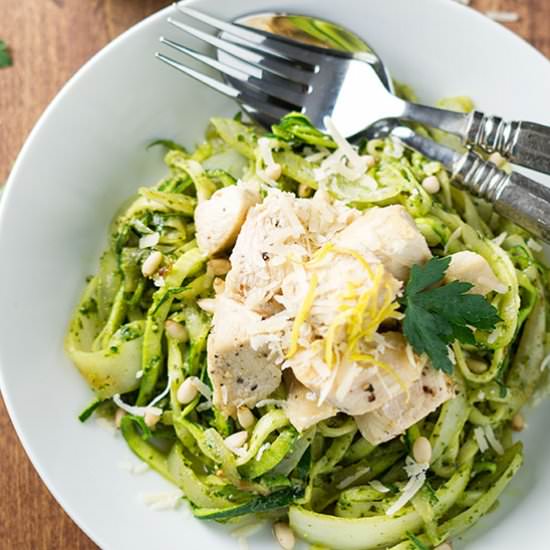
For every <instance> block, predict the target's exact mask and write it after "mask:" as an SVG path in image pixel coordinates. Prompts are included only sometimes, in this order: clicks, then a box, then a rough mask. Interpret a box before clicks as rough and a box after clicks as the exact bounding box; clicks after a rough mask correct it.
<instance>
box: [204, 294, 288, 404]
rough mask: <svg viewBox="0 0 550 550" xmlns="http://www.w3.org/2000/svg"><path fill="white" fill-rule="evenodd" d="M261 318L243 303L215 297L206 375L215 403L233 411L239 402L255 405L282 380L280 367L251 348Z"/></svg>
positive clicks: (265, 355)
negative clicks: (210, 381) (212, 387)
mask: <svg viewBox="0 0 550 550" xmlns="http://www.w3.org/2000/svg"><path fill="white" fill-rule="evenodd" d="M259 322H261V317H260V315H258V314H257V313H254V312H253V311H249V310H248V309H246V308H245V307H244V306H243V305H242V304H240V303H238V302H235V301H233V300H230V299H228V298H226V297H223V296H218V297H217V298H216V309H215V312H214V319H213V329H212V332H211V334H210V336H209V338H208V374H209V376H210V380H212V384H213V386H214V405H216V406H217V407H219V408H220V409H221V410H222V411H224V412H226V413H228V414H234V412H235V409H236V408H237V407H239V406H241V405H246V406H248V407H254V405H255V404H256V403H257V402H258V401H260V400H262V399H265V398H266V397H267V396H268V395H270V394H271V393H272V392H273V391H274V390H276V389H277V387H278V386H279V384H280V383H281V369H280V367H279V366H277V365H276V364H275V363H274V362H273V361H272V360H271V359H270V357H269V354H268V353H267V352H265V351H264V350H262V349H258V350H255V349H254V348H253V347H252V344H251V340H250V338H251V337H250V334H251V331H253V330H254V327H255V326H256V325H257V324H258V323H259Z"/></svg>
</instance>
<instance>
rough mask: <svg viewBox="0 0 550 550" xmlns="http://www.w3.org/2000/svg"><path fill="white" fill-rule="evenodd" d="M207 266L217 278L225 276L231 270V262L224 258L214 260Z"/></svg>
mask: <svg viewBox="0 0 550 550" xmlns="http://www.w3.org/2000/svg"><path fill="white" fill-rule="evenodd" d="M207 265H208V267H209V268H210V270H211V271H212V274H213V275H216V276H217V277H220V276H221V275H225V274H226V273H229V271H230V270H231V262H230V261H229V260H226V259H224V258H214V259H213V260H210V261H209V262H208V264H207Z"/></svg>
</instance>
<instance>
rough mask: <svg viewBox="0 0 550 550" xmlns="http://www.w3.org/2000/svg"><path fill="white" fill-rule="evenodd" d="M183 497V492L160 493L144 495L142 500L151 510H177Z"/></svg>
mask: <svg viewBox="0 0 550 550" xmlns="http://www.w3.org/2000/svg"><path fill="white" fill-rule="evenodd" d="M183 496H184V495H183V493H182V492H181V491H161V492H158V493H142V494H141V500H142V502H143V503H144V504H146V505H147V506H148V507H149V508H151V510H175V509H176V508H177V507H178V506H179V504H180V502H181V500H182V499H183Z"/></svg>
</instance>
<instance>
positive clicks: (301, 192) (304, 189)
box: [298, 183, 312, 199]
mask: <svg viewBox="0 0 550 550" xmlns="http://www.w3.org/2000/svg"><path fill="white" fill-rule="evenodd" d="M311 191H312V189H311V187H310V186H309V185H307V184H305V183H300V185H298V196H299V197H300V198H302V199H307V198H308V197H309V196H310V195H311Z"/></svg>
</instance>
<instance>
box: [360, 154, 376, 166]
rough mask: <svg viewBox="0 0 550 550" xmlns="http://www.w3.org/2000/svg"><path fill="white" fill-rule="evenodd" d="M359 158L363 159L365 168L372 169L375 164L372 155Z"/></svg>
mask: <svg viewBox="0 0 550 550" xmlns="http://www.w3.org/2000/svg"><path fill="white" fill-rule="evenodd" d="M361 158H363V159H364V161H365V164H366V165H367V168H372V167H373V166H374V165H375V164H376V159H375V158H374V157H373V156H372V155H363V156H362V157H361Z"/></svg>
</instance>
